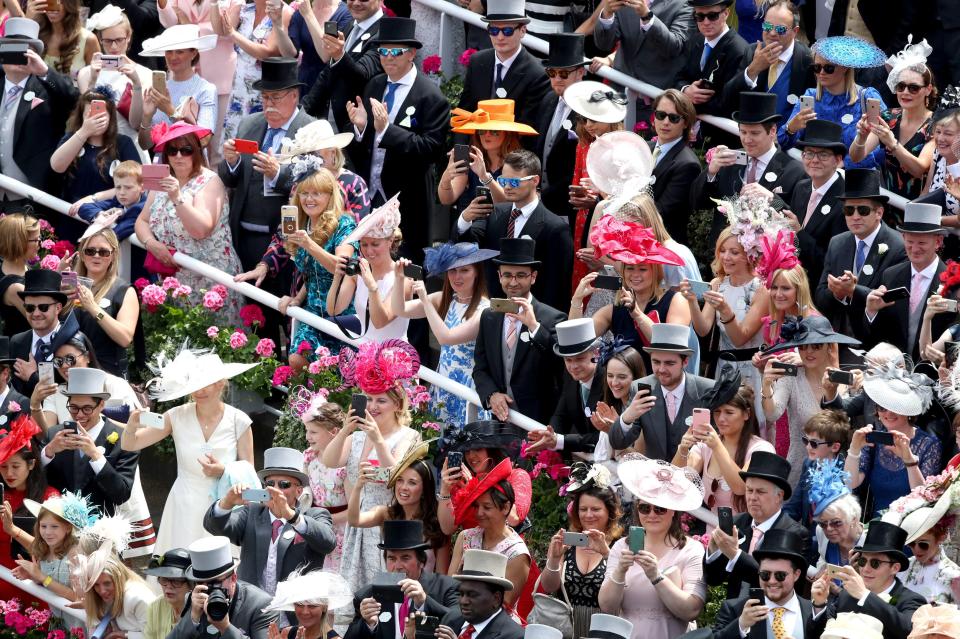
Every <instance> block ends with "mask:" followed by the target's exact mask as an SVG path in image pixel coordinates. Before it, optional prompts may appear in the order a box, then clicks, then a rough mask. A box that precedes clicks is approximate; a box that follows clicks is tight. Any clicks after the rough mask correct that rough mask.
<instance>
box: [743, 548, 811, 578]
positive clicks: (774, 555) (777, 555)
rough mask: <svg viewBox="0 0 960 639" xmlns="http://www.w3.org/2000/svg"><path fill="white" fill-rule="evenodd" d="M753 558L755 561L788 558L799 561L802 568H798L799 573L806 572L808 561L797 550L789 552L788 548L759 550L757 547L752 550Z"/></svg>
mask: <svg viewBox="0 0 960 639" xmlns="http://www.w3.org/2000/svg"><path fill="white" fill-rule="evenodd" d="M752 554H753V558H754V559H756V560H757V563H760V560H761V559H790V560H793V561H797V562H799V563H800V565H801V566H802V568H800V570H801V573H806V572H807V566H809V565H810V564H809V562H808V561H807V558H806V557H804V556H803V555H801V554H800V553H798V552H790V551H788V550H766V551H765V550H761V549H760V548H757V549H756V550H754V551H753V553H752Z"/></svg>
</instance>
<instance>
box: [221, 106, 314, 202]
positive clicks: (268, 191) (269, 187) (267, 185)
mask: <svg viewBox="0 0 960 639" xmlns="http://www.w3.org/2000/svg"><path fill="white" fill-rule="evenodd" d="M299 114H300V107H297V108H296V109H294V110H293V115H291V116H290V119H289V120H287V121H286V122H284V123H283V126H281V127H279V128H280V130H281V131H283V133H280V134H278V135H276V136H275V137H274V138H273V147H272V148H269V149H261V150H262V151H263V152H264V153H268V152H270V151H273V154H274V155H276V154H277V153H279V152H280V145H281V144H282V143H283V139H284V138H286V137H287V133H288V132H289V131H290V127H292V126H293V121H294V120H295V119H297V116H298V115H299ZM269 128H270V125H269V124H268V125H267V129H268V130H269ZM238 166H240V161H239V160H238V161H237V164H236V166H234V167H233V168H230V167H228V168H230V172H231V173H233V171H234V170H236V168H237V167H238ZM279 177H280V171H277V174H276V175H274V176H273V177H272V178H270V179H269V180H268V179H264V181H263V195H264V196H271V195H278V193H276V192H275V191H274V188H275V187H276V186H277V178H279Z"/></svg>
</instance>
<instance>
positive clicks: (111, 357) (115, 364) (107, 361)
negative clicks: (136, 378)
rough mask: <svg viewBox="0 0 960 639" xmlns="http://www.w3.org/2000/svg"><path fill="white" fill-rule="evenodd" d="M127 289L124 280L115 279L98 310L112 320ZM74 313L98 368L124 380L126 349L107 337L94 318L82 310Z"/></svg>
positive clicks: (128, 286)
mask: <svg viewBox="0 0 960 639" xmlns="http://www.w3.org/2000/svg"><path fill="white" fill-rule="evenodd" d="M128 288H130V284H129V283H127V282H126V281H125V280H122V279H120V278H117V280H116V281H114V283H113V286H112V287H110V291H109V292H107V294H106V295H104V296H103V299H102V300H100V308H102V309H103V312H104V313H105V314H107V315H110V316H111V317H114V318H115V317H116V316H117V313H119V312H120V307H121V306H123V298H124V297H125V296H126V294H127V289H128ZM75 313H76V315H77V322H79V323H80V330H81V331H83V333H84V334H85V335H86V336H87V337H89V338H90V341H91V342H92V343H93V351H94V352H95V353H96V354H97V360H98V361H99V362H100V368H102V369H103V370H105V371H106V372H108V373H110V374H111V375H116V376H117V377H122V378H124V379H126V377H127V365H128V362H127V349H126V347H124V346H120V345H119V344H117V343H116V342H115V341H113V339H112V338H111V337H110V336H109V335H107V333H106V331H104V330H103V328H102V327H101V326H100V322H98V321H97V318H96V316H94V315H90V313H88V312H87V311H85V310H84V309H82V308H78V309H77V310H76V311H75Z"/></svg>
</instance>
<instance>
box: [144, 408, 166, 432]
mask: <svg viewBox="0 0 960 639" xmlns="http://www.w3.org/2000/svg"><path fill="white" fill-rule="evenodd" d="M140 423H141V424H143V425H144V426H146V427H147V428H157V429H163V415H161V414H160V413H154V412H151V411H144V412H142V413H140Z"/></svg>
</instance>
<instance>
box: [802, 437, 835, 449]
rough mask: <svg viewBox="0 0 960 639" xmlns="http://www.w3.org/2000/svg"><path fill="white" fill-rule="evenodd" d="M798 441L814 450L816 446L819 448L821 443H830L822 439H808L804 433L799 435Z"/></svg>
mask: <svg viewBox="0 0 960 639" xmlns="http://www.w3.org/2000/svg"><path fill="white" fill-rule="evenodd" d="M800 441H802V442H803V444H804V445H805V446H809V447H810V448H813V449H814V450H816V449H817V448H820V446H821V445H823V444H827V445H828V446H829V445H830V442H827V441H822V440H819V439H810V438H809V437H807V436H806V435H801V436H800Z"/></svg>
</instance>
